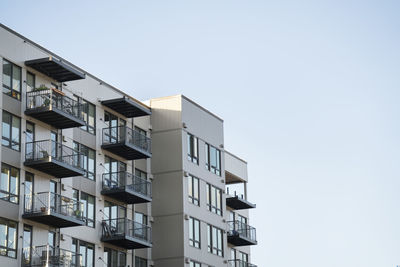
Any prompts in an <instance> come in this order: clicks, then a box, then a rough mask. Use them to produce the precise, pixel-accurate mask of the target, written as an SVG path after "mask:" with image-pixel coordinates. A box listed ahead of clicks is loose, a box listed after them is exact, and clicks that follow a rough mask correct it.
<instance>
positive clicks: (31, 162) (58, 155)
mask: <svg viewBox="0 0 400 267" xmlns="http://www.w3.org/2000/svg"><path fill="white" fill-rule="evenodd" d="M24 164H25V165H27V166H29V167H32V168H35V169H37V170H39V171H43V172H46V173H48V174H50V175H53V176H55V177H58V178H63V177H71V176H77V175H83V174H84V170H83V169H82V166H83V154H82V153H80V152H78V151H76V150H74V149H72V148H70V147H68V146H65V145H63V144H61V143H58V142H55V141H52V140H42V141H34V142H27V143H26V144H25V162H24Z"/></svg>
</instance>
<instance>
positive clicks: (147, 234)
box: [101, 218, 152, 249]
mask: <svg viewBox="0 0 400 267" xmlns="http://www.w3.org/2000/svg"><path fill="white" fill-rule="evenodd" d="M102 228H103V230H102V236H101V241H102V242H107V243H109V244H112V245H115V246H119V247H122V248H125V249H138V248H150V247H151V246H152V245H151V228H150V227H149V226H147V225H144V224H141V223H137V222H134V221H131V220H129V219H126V218H119V219H108V220H104V221H103V222H102Z"/></svg>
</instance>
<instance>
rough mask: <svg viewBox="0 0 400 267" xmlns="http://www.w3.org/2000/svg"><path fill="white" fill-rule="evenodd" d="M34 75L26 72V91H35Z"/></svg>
mask: <svg viewBox="0 0 400 267" xmlns="http://www.w3.org/2000/svg"><path fill="white" fill-rule="evenodd" d="M35 80H36V79H35V75H34V74H32V73H30V72H29V71H28V72H26V91H27V92H30V91H32V90H33V89H35Z"/></svg>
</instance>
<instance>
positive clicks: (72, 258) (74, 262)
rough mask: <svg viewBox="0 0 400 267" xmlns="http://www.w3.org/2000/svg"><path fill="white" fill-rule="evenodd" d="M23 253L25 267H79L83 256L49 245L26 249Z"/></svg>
mask: <svg viewBox="0 0 400 267" xmlns="http://www.w3.org/2000/svg"><path fill="white" fill-rule="evenodd" d="M22 251H23V253H22V266H24V267H61V266H62V267H79V266H80V257H81V254H76V253H75V252H72V251H69V250H65V249H61V248H59V247H52V246H49V245H44V246H36V247H25V248H23V250H22Z"/></svg>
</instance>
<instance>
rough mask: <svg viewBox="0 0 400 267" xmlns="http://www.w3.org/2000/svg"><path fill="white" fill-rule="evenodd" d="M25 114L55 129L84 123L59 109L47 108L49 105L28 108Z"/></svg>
mask: <svg viewBox="0 0 400 267" xmlns="http://www.w3.org/2000/svg"><path fill="white" fill-rule="evenodd" d="M25 114H26V115H28V116H31V117H33V118H35V119H37V120H40V121H42V122H44V123H47V124H49V125H51V126H53V127H55V128H57V129H67V128H73V127H80V126H83V125H85V122H84V121H83V120H81V119H79V118H76V117H74V116H72V115H70V114H68V113H66V112H63V111H62V110H59V109H49V107H43V108H35V109H28V110H25Z"/></svg>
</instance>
